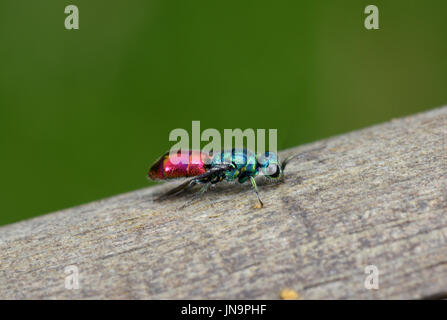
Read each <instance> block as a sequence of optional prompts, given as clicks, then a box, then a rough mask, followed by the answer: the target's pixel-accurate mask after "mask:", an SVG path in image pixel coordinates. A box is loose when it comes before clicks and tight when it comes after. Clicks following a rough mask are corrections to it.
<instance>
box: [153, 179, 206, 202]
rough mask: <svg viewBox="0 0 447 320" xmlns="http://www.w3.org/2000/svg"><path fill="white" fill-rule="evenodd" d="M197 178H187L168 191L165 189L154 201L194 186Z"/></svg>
mask: <svg viewBox="0 0 447 320" xmlns="http://www.w3.org/2000/svg"><path fill="white" fill-rule="evenodd" d="M197 182H198V181H197V180H196V179H191V180H188V181H186V182H184V183H182V184H181V185H179V186H177V187H175V188H174V189H171V190H169V191H167V192H166V193H164V194H162V195H161V196H159V197H158V198H156V199H155V200H156V201H160V200H164V199H167V198H169V197H171V196H175V195H178V194H179V193H181V192H184V191H186V190H188V189H190V188H192V187H193V186H195V185H196V184H197Z"/></svg>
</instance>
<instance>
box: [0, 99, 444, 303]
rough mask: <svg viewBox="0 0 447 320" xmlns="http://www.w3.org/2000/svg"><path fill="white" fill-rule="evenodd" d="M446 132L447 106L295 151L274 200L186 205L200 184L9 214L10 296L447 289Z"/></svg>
mask: <svg viewBox="0 0 447 320" xmlns="http://www.w3.org/2000/svg"><path fill="white" fill-rule="evenodd" d="M446 139H447V107H443V108H440V109H436V110H433V111H430V112H427V113H423V114H418V115H415V116H411V117H407V118H404V119H399V120H393V121H391V122H389V123H385V124H381V125H378V126H374V127H371V128H367V129H364V130H360V131H356V132H352V133H348V134H345V135H341V136H337V137H334V138H331V139H327V140H325V141H320V142H316V143H312V144H309V145H304V146H300V147H297V148H294V149H291V150H287V151H285V152H283V153H282V155H283V156H285V155H289V154H301V156H300V157H298V158H296V159H295V160H293V161H292V162H291V163H290V165H289V166H288V168H287V170H286V180H285V182H284V183H282V184H264V185H261V186H260V192H261V196H262V198H263V200H264V202H265V208H263V209H255V208H253V206H254V205H255V204H256V198H255V196H254V194H253V193H252V191H251V189H250V186H248V185H247V186H245V185H244V186H240V185H226V186H221V187H217V188H216V189H215V190H212V191H210V192H208V193H207V194H205V195H204V197H203V198H202V199H201V200H197V201H194V202H193V203H192V204H191V205H190V206H188V207H186V208H184V209H180V207H181V206H182V205H183V204H184V202H185V201H187V199H188V198H189V197H188V196H186V197H185V196H184V197H180V198H178V199H175V200H172V201H166V202H162V203H154V202H152V198H153V196H154V193H157V192H159V191H160V190H161V189H164V188H167V187H169V186H157V187H153V188H146V189H143V190H138V191H135V192H131V193H127V194H123V195H119V196H117V197H113V198H109V199H105V200H101V201H97V202H94V203H90V204H86V205H83V206H80V207H76V208H72V209H68V210H63V211H60V212H56V213H53V214H49V215H45V216H42V217H38V218H35V219H32V220H28V221H23V222H20V223H16V224H13V225H9V226H4V227H2V228H0V297H1V298H12V299H18V298H37V299H40V298H44V299H50V298H51V299H53V298H56V299H60V298H100V299H102V298H112V299H114V298H128V299H133V298H136V299H141V298H149V299H160V298H163V299H164V298H175V299H178V298H192V299H196V298H210V299H214V298H231V299H233V298H242V299H245V298H267V299H271V298H273V299H275V298H279V291H280V290H281V289H283V288H291V289H294V290H296V291H297V292H299V296H300V297H301V298H303V299H315V298H317V299H322V298H323V299H328V298H329V299H331V298H361V299H368V298H424V297H443V296H446V295H447V246H446V244H447V199H446V195H447V150H446V149H447V145H446ZM150 160H151V159H148V161H150ZM148 165H149V162H148ZM142 174H145V173H144V172H143V173H142ZM24 201H26V199H24ZM70 265H74V266H76V267H77V268H78V270H79V281H80V288H79V289H77V290H68V289H66V288H65V285H64V284H65V277H66V276H67V275H66V274H65V273H64V269H65V268H66V267H67V266H70ZM367 265H375V266H377V268H378V270H379V289H378V290H367V289H365V286H364V281H365V277H366V274H365V267H366V266H367Z"/></svg>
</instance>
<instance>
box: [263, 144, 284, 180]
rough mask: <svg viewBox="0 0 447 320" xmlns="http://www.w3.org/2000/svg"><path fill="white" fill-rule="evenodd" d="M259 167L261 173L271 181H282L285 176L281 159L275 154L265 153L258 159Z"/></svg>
mask: <svg viewBox="0 0 447 320" xmlns="http://www.w3.org/2000/svg"><path fill="white" fill-rule="evenodd" d="M257 161H258V167H259V168H260V169H261V172H262V173H263V174H264V175H265V176H266V177H267V178H271V179H281V178H282V176H283V168H282V166H281V164H280V162H279V159H278V157H277V155H276V153H274V152H269V151H267V152H265V153H264V154H261V155H259V156H258V157H257Z"/></svg>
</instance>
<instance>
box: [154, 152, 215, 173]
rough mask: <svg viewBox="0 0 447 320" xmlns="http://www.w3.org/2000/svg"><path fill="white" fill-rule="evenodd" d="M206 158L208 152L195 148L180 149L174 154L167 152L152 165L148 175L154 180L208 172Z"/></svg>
mask: <svg viewBox="0 0 447 320" xmlns="http://www.w3.org/2000/svg"><path fill="white" fill-rule="evenodd" d="M206 159H208V156H207V155H206V154H204V153H202V152H200V151H195V150H179V151H177V153H175V154H173V155H170V154H169V152H167V153H165V154H164V155H163V156H161V158H160V159H158V161H157V162H155V163H154V164H153V165H152V166H151V168H150V169H149V172H148V176H149V178H151V179H152V180H158V179H175V178H182V177H194V176H198V175H201V174H203V173H205V172H206V168H205V163H204V162H203V161H204V160H206Z"/></svg>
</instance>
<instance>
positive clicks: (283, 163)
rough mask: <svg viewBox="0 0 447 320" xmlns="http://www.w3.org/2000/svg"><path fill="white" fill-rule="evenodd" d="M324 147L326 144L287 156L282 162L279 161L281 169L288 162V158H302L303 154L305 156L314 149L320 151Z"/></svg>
mask: <svg viewBox="0 0 447 320" xmlns="http://www.w3.org/2000/svg"><path fill="white" fill-rule="evenodd" d="M324 148H326V145H323V146H321V147H318V148H315V149H311V150H309V151H305V152H302V153H298V154H294V155H291V156H288V157H287V158H286V159H284V161H283V162H281V169H282V170H283V171H284V169H285V168H286V165H287V164H288V163H289V162H290V160H292V159H295V158H303V157H305V156H307V155H308V154H309V153H311V152H315V151H320V150H323V149H324Z"/></svg>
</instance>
